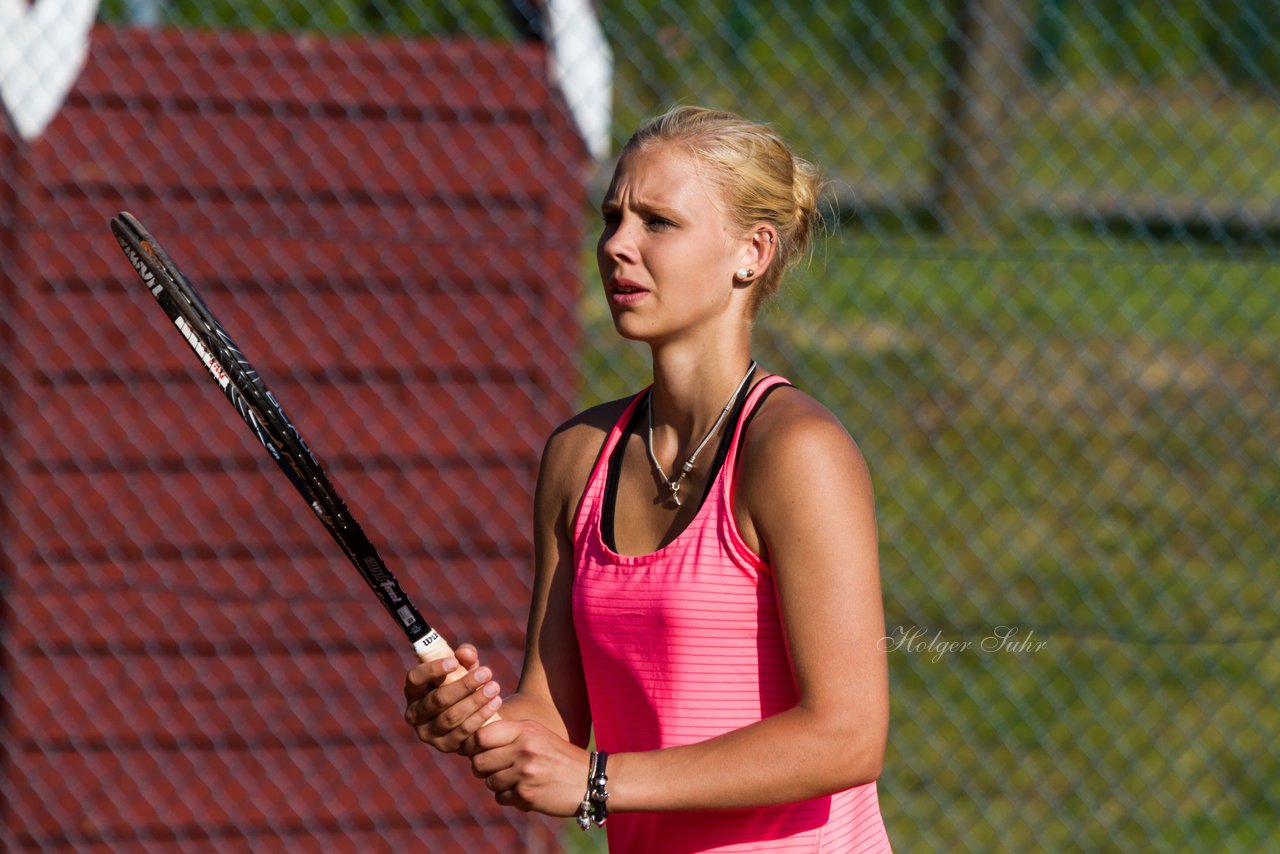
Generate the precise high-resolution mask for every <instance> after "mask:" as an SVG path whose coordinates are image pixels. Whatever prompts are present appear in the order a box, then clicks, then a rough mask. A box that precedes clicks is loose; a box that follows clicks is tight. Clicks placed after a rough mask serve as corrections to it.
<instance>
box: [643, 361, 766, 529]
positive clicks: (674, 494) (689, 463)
mask: <svg viewBox="0 0 1280 854" xmlns="http://www.w3.org/2000/svg"><path fill="white" fill-rule="evenodd" d="M755 370H756V361H755V359H752V360H751V364H750V365H748V366H747V373H746V374H745V375H744V376H743V377H742V382H740V383H738V387H737V388H736V389H734V392H733V394H732V395H730V396H729V402H728V403H726V404H725V405H724V409H722V410H720V417H719V418H717V419H716V423H715V424H712V425H711V429H710V430H708V431H707V435H705V436H703V437H702V441H701V442H699V443H698V447H696V448H694V449H693V453H692V454H690V455H689V459H687V460H685V461H684V465H682V466H681V467H680V473H679V474H678V475H676V478H675V480H672V479H671V478H669V477H667V473H666V472H665V471H663V470H662V463H660V462H658V455H657V454H655V453H654V452H653V390H652V389H650V390H649V400H648V401H647V403H648V407H649V441H648V442H646V443H645V448H647V449H648V451H649V459H650V460H652V461H653V467H654V468H655V469H657V470H658V477H660V478H662V482H663V483H665V484H666V485H667V489H668V490H669V491H670V492H671V500H672V501H674V502H675V503H676V506H677V507H679V506H680V505H681V502H680V483H681V482H682V481H683V480H684V479H685V478H686V477H688V476H689V472H691V471H693V465H694V463H696V462H697V461H698V454H700V453H702V449H703V448H705V447H706V446H707V442H710V441H711V437H712V436H714V435H715V434H716V431H717V430H719V429H720V426H721V425H722V424H724V420H725V419H726V418H728V417H729V410H730V409H732V408H733V402H734V401H735V400H737V399H738V395H739V394H742V389H743V387H744V386H746V384H747V380H749V379H751V375H752V374H753V373H755Z"/></svg>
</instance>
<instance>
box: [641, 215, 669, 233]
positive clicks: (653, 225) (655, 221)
mask: <svg viewBox="0 0 1280 854" xmlns="http://www.w3.org/2000/svg"><path fill="white" fill-rule="evenodd" d="M645 225H646V226H648V228H649V229H650V230H651V231H662V230H663V229H667V228H671V227H672V226H673V225H675V223H674V222H672V221H671V220H669V219H663V218H662V217H660V216H654V217H649V219H648V220H646V221H645Z"/></svg>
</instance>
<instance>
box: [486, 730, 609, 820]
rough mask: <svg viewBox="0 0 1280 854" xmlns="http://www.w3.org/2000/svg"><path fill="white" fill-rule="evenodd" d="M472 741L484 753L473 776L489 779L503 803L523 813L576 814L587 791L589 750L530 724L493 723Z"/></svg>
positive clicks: (497, 799)
mask: <svg viewBox="0 0 1280 854" xmlns="http://www.w3.org/2000/svg"><path fill="white" fill-rule="evenodd" d="M472 741H473V742H474V743H475V744H476V745H477V749H478V750H479V751H480V752H478V753H475V754H474V755H472V757H471V773H472V774H475V775H476V776H477V777H480V778H482V779H484V781H485V785H486V786H488V787H489V789H490V790H491V791H493V793H494V800H496V801H497V802H498V803H500V804H502V805H503V806H507V807H515V808H516V809H518V810H521V811H524V812H528V811H529V810H533V811H535V812H540V813H544V814H546V815H554V816H572V815H576V814H577V812H578V805H579V804H580V803H582V793H583V792H584V791H586V788H587V766H588V765H589V764H590V761H591V760H590V756H589V754H588V753H587V751H585V750H583V749H582V748H581V747H577V746H576V745H573V744H571V743H569V742H568V741H566V740H565V739H563V738H561V737H560V736H558V735H556V734H555V733H553V732H551V730H549V729H547V728H546V727H544V726H543V725H542V724H539V723H536V722H534V721H527V720H511V721H506V720H503V721H494V722H493V723H491V724H488V725H486V726H483V727H481V728H480V729H479V730H478V731H477V732H476V734H475V735H474V736H472Z"/></svg>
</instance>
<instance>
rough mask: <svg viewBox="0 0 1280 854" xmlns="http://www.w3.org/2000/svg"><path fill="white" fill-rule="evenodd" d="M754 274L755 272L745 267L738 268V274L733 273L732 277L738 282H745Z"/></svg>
mask: <svg viewBox="0 0 1280 854" xmlns="http://www.w3.org/2000/svg"><path fill="white" fill-rule="evenodd" d="M755 274H756V271H755V270H750V269H748V268H746V267H739V268H738V272H737V273H735V274H734V276H733V277H734V278H735V279H737V280H738V281H739V282H745V281H747V280H748V279H750V278H751V277H752V276H754V275H755Z"/></svg>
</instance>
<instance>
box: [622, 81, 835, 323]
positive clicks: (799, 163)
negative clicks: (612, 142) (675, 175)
mask: <svg viewBox="0 0 1280 854" xmlns="http://www.w3.org/2000/svg"><path fill="white" fill-rule="evenodd" d="M660 143H675V144H677V145H680V146H681V147H683V148H684V150H685V151H687V152H689V154H691V155H692V156H693V157H694V158H695V159H696V160H698V161H699V162H701V163H702V164H704V165H706V166H709V167H711V169H712V173H713V174H712V175H711V176H710V177H711V180H712V181H713V182H714V183H715V184H716V185H717V186H718V187H719V189H720V191H721V193H722V194H723V195H724V199H725V202H726V203H727V204H728V207H729V215H730V217H731V218H732V220H733V222H734V224H735V225H736V226H738V228H739V229H740V230H741V231H742V232H744V233H745V232H746V231H748V230H750V229H751V227H752V226H754V225H755V224H756V223H758V222H762V221H763V222H768V223H771V224H772V225H773V227H774V228H776V229H777V231H778V245H777V247H776V248H775V250H774V258H773V263H771V264H770V265H769V267H768V268H767V269H766V270H764V272H763V273H761V274H760V276H759V277H758V279H757V290H756V293H755V301H754V304H753V307H754V308H756V309H758V308H759V307H760V306H761V305H762V304H763V302H764V301H765V300H766V299H768V298H769V297H771V296H773V295H774V294H776V293H777V292H778V289H779V287H781V285H782V277H783V274H784V273H785V272H786V270H787V269H788V268H789V267H791V266H792V265H794V264H796V263H797V262H798V261H799V260H800V259H801V258H803V257H805V256H806V255H807V254H808V253H809V251H810V249H811V248H812V246H813V239H814V233H815V231H816V228H817V223H818V194H819V192H820V191H821V183H822V182H821V178H820V176H819V174H818V169H817V167H816V166H814V165H813V164H812V163H810V162H809V161H807V160H804V159H803V158H801V157H798V156H797V155H796V154H795V153H794V152H793V151H792V150H791V147H790V146H789V145H787V143H786V142H785V141H784V140H783V139H782V137H781V136H779V135H778V134H777V132H775V131H774V130H773V128H771V127H769V126H768V125H765V124H761V123H760V122H754V121H751V120H750V119H745V118H743V117H742V116H739V115H737V114H736V113H730V112H724V111H720V110H710V109H707V108H705V107H693V106H678V107H672V108H671V109H670V110H668V111H667V112H665V113H663V114H662V115H660V116H656V117H655V118H652V119H649V120H648V121H646V122H645V123H644V124H642V125H641V126H640V128H639V129H638V130H637V131H636V132H635V133H634V134H632V136H631V139H629V140H628V141H627V144H626V146H625V147H624V148H623V151H622V153H623V154H626V152H627V151H631V150H638V149H641V148H645V147H648V146H651V145H657V144H660Z"/></svg>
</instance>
